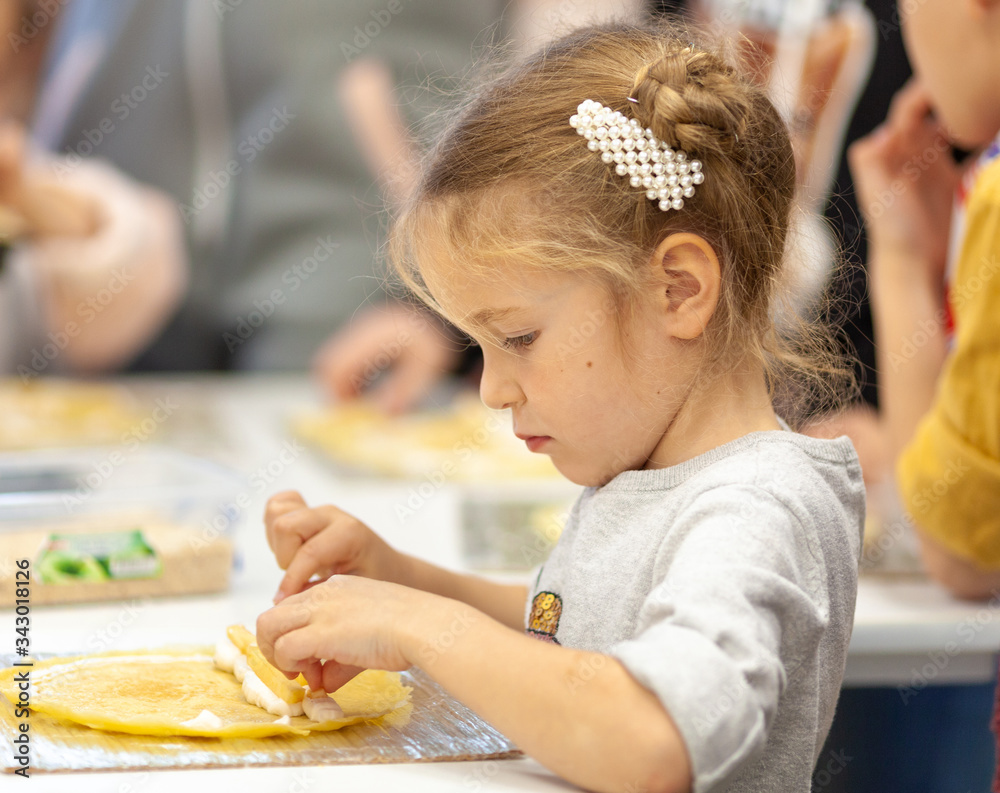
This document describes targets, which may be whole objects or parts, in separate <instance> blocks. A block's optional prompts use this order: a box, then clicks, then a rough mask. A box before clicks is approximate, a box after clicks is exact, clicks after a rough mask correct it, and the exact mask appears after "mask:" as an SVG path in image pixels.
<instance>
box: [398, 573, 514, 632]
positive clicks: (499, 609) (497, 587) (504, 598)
mask: <svg viewBox="0 0 1000 793" xmlns="http://www.w3.org/2000/svg"><path fill="white" fill-rule="evenodd" d="M401 557H402V572H401V573H400V578H399V580H398V581H397V582H396V583H399V584H403V585H404V586H408V587H411V588H413V589H419V590H422V591H424V592H430V593H431V594H434V595H440V596H441V597H445V598H450V599H452V600H457V601H460V602H461V603H465V604H466V605H469V606H472V607H473V608H474V609H477V610H479V611H481V612H483V613H484V614H488V615H489V616H490V617H492V618H493V619H495V620H496V621H497V622H499V623H501V624H502V625H506V626H507V627H508V628H513V629H514V630H516V631H523V630H524V609H525V604H526V603H527V600H528V588H527V587H526V586H521V585H518V584H498V583H496V582H494V581H488V580H486V579H485V578H480V577H478V576H474V575H465V574H462V573H456V572H454V571H452V570H446V569H444V568H443V567H438V566H437V565H434V564H431V563H430V562H426V561H424V560H423V559H418V558H416V557H415V556H408V555H405V554H401Z"/></svg>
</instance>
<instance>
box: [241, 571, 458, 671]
mask: <svg viewBox="0 0 1000 793" xmlns="http://www.w3.org/2000/svg"><path fill="white" fill-rule="evenodd" d="M451 602H452V601H448V600H447V599H445V598H441V597H438V596H436V595H430V594H427V593H426V592H420V591H418V590H415V589H410V588H408V587H404V586H399V585H398V584H390V583H387V582H385V581H371V580H368V579H365V578H358V577H355V576H343V575H337V576H334V577H332V578H330V579H328V580H327V581H324V582H323V583H321V584H317V585H316V586H314V587H311V588H310V589H309V590H308V591H306V592H301V593H299V594H297V595H292V596H290V597H288V598H285V599H284V600H283V601H281V603H279V604H278V605H276V606H275V607H274V608H272V609H270V610H268V611H265V612H264V613H263V614H261V615H260V617H258V618H257V643H258V644H259V645H260V649H261V652H262V653H263V654H264V657H265V658H267V659H268V661H270V662H271V663H272V664H274V665H275V666H276V667H278V669H281V670H282V671H283V672H285V674H286V675H288V677H290V678H292V677H295V675H297V674H298V673H299V672H301V673H302V674H304V675H305V677H306V680H307V681H308V682H309V687H310V688H314V689H315V688H322V689H323V690H324V691H336V690H337V689H338V688H340V686H342V685H343V684H344V683H346V682H347V681H348V680H350V679H351V678H352V677H354V676H355V675H356V674H358V672H360V671H362V670H363V669H388V670H391V671H403V670H405V669H409V668H410V666H412V664H413V656H414V655H415V653H414V649H413V648H414V647H416V645H417V643H418V642H417V638H416V637H418V636H422V635H426V632H427V631H428V630H429V626H432V625H433V624H435V623H434V622H433V620H434V619H436V618H438V616H439V615H444V614H445V613H446V604H449V603H451ZM430 631H431V632H433V630H432V628H430Z"/></svg>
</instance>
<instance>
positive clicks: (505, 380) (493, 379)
mask: <svg viewBox="0 0 1000 793" xmlns="http://www.w3.org/2000/svg"><path fill="white" fill-rule="evenodd" d="M498 358H499V359H501V360H497V359H498ZM510 358H512V356H510V355H505V354H504V353H503V352H502V351H495V350H490V351H487V349H486V345H483V376H482V379H481V380H480V381H479V396H480V398H481V399H482V400H483V403H484V404H485V405H486V406H487V407H489V408H493V409H494V410H503V409H504V408H511V407H514V406H515V405H519V404H521V403H522V402H524V392H523V391H521V387H520V386H519V385H518V383H517V380H516V378H515V377H513V370H514V367H513V365H512V364H513V362H512V361H511V360H503V359H510Z"/></svg>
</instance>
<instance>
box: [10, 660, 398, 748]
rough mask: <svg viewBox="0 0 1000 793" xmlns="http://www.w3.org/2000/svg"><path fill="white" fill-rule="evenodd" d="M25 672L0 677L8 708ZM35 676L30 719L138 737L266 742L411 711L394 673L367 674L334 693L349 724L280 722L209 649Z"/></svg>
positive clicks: (62, 663) (59, 665) (42, 666)
mask: <svg viewBox="0 0 1000 793" xmlns="http://www.w3.org/2000/svg"><path fill="white" fill-rule="evenodd" d="M27 669H29V667H13V668H10V669H3V670H0V691H2V692H3V694H4V696H5V697H6V698H7V699H8V700H10V702H11V703H16V702H17V701H18V695H19V689H18V685H17V682H15V677H16V675H17V674H18V673H20V672H24V671H25V670H27ZM30 671H31V692H30V705H29V706H30V707H31V709H32V710H33V711H35V712H38V713H43V714H45V715H47V716H51V717H54V718H57V719H60V720H63V721H70V722H76V723H78V724H83V725H86V726H88V727H92V728H94V729H99V730H110V731H115V732H126V733H134V734H140V735H194V736H204V737H215V738H262V737H266V736H271V735H282V734H289V733H292V734H299V735H305V734H308V733H309V732H311V731H327V730H338V729H340V728H341V727H347V726H349V725H351V724H357V723H360V722H363V721H367V720H371V719H376V718H379V717H381V716H385V715H386V714H388V713H391V712H392V711H395V710H396V709H398V708H401V707H404V706H406V705H407V704H408V703H409V698H410V690H411V689H410V688H409V687H408V686H404V685H402V683H401V682H400V676H399V675H398V674H396V673H394V672H382V671H377V670H369V671H366V672H362V673H361V674H360V675H358V677H356V678H355V679H354V680H352V681H350V682H349V683H347V684H346V685H345V686H343V687H342V688H341V689H340V690H339V691H338V692H337V702H338V704H339V705H340V706H341V708H342V710H343V712H344V717H343V718H342V719H332V720H330V721H325V722H315V721H312V720H310V719H308V718H306V717H304V716H295V717H291V718H289V717H285V718H284V719H276V718H275V717H274V716H273V715H272V714H270V713H268V712H267V711H265V710H262V709H261V708H258V707H257V706H255V705H251V704H250V703H248V702H247V701H246V699H245V698H244V697H243V691H242V688H241V686H240V684H239V683H238V682H237V681H236V678H235V677H233V676H232V675H231V674H229V673H228V672H224V671H222V670H220V669H217V668H216V667H215V666H214V664H213V663H212V650H211V648H209V647H174V648H164V649H159V650H141V651H119V652H106V653H97V654H95V655H86V656H75V657H68V658H53V659H49V660H45V661H37V662H35V664H34V666H33V667H30ZM205 711H208V715H206V714H205V713H204V712H205Z"/></svg>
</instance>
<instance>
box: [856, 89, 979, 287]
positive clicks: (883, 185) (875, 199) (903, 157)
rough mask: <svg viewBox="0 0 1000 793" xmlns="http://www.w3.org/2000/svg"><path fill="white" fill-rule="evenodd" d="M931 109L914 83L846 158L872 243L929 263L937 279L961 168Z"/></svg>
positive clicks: (945, 251)
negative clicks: (879, 123)
mask: <svg viewBox="0 0 1000 793" xmlns="http://www.w3.org/2000/svg"><path fill="white" fill-rule="evenodd" d="M931 111H932V108H931V104H930V98H929V96H928V94H927V92H926V91H925V90H924V88H923V86H922V85H921V84H920V83H919V82H918V81H917V80H916V79H915V78H914V79H913V80H910V82H908V83H907V84H906V86H904V87H903V89H902V90H900V92H899V93H898V94H896V97H895V98H894V99H893V102H892V106H891V108H890V110H889V116H888V118H887V119H886V121H885V122H884V123H883V124H882V125H881V126H880V127H878V128H877V129H876V130H875V131H874V132H872V133H871V134H870V135H868V136H866V137H864V138H862V139H861V140H859V141H857V142H856V143H854V144H853V145H852V146H851V148H850V149H849V151H848V161H849V163H850V166H851V175H852V176H853V178H854V184H855V186H856V188H857V191H858V205H859V206H860V207H861V211H862V214H863V215H864V219H865V225H866V227H867V230H868V235H869V240H870V241H871V243H872V247H873V248H874V249H876V250H885V249H887V248H888V249H890V250H892V251H895V252H900V253H904V254H906V255H908V256H910V257H911V258H913V259H917V260H921V261H925V262H927V263H928V264H929V265H930V266H931V267H932V275H933V277H934V278H936V279H937V281H938V282H940V280H941V279H942V278H943V275H944V266H945V261H946V259H947V253H948V235H949V231H950V227H951V212H952V202H953V200H954V194H955V189H956V188H957V186H958V180H959V177H960V171H959V168H958V166H957V165H956V163H955V161H954V159H953V158H952V156H951V146H950V144H949V142H948V138H947V135H946V130H945V129H944V127H943V126H942V125H941V124H940V123H939V122H938V121H937V120H936V119H935V118H934V116H933V115H932V112H931ZM870 258H871V260H872V261H875V260H877V259H878V258H879V257H877V256H872V257H870Z"/></svg>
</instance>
